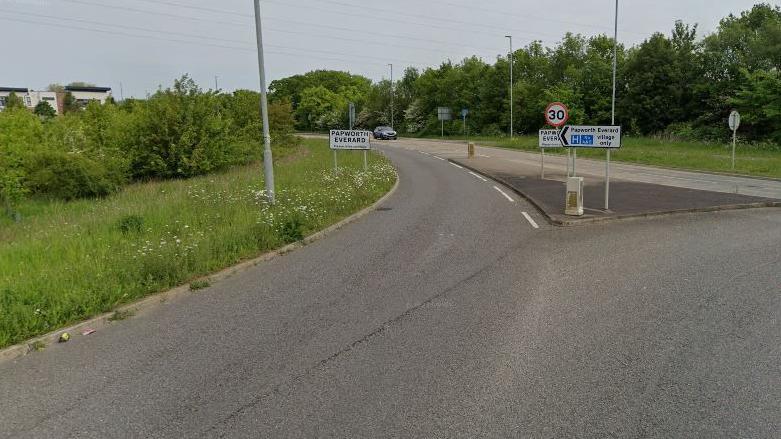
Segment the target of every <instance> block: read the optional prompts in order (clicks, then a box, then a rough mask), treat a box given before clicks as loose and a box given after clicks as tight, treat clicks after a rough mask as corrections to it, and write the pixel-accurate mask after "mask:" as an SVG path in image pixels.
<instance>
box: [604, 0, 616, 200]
mask: <svg viewBox="0 0 781 439" xmlns="http://www.w3.org/2000/svg"><path fill="white" fill-rule="evenodd" d="M617 68H618V0H616V19H615V28H614V33H613V103H612V109H611V116H610V124H611V125H615V124H616V70H617ZM609 209H610V149H608V150H607V160H605V210H609Z"/></svg>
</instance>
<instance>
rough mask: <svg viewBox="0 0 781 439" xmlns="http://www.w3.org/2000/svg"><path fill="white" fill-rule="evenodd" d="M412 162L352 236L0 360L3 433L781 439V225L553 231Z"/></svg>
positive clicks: (402, 166)
mask: <svg viewBox="0 0 781 439" xmlns="http://www.w3.org/2000/svg"><path fill="white" fill-rule="evenodd" d="M402 146H405V145H404V143H403V142H397V143H389V144H387V145H386V146H383V149H384V150H385V151H386V153H387V155H388V156H389V157H390V158H391V159H392V160H393V161H394V163H395V164H396V165H397V167H398V169H399V174H400V185H399V188H398V190H397V192H396V193H395V194H394V195H393V196H392V197H391V198H390V199H389V200H388V201H387V202H386V203H385V204H384V205H383V206H382V208H381V209H378V210H377V211H375V212H373V213H371V214H369V215H367V216H365V217H363V218H362V219H360V220H358V221H357V222H355V223H353V224H352V225H350V226H347V227H345V228H343V229H341V230H340V231H338V232H336V233H335V234H333V235H331V236H329V237H327V238H325V239H324V240H321V241H318V242H316V243H314V244H312V245H309V246H307V247H305V248H303V249H300V250H297V251H295V252H293V253H290V254H288V255H286V256H283V257H280V258H277V259H274V260H272V261H270V262H268V263H264V264H261V265H259V266H257V267H255V268H253V269H250V270H247V271H244V272H242V273H239V274H237V275H235V276H233V277H230V278H228V279H226V280H224V281H221V282H219V283H217V284H215V285H213V286H212V287H210V288H208V289H206V290H202V291H200V292H197V293H193V294H192V295H188V296H185V297H184V298H181V299H179V300H177V301H175V302H171V303H164V304H161V305H160V307H158V308H156V309H154V310H152V311H150V312H147V313H144V314H141V315H138V316H135V317H133V318H130V319H128V320H125V321H122V322H120V323H118V324H116V325H112V326H110V327H108V328H106V329H104V330H101V331H100V332H99V333H96V334H93V335H91V336H89V337H79V338H77V339H75V340H73V341H72V342H70V343H67V344H64V345H56V346H52V347H49V348H47V349H46V350H45V351H43V352H41V353H37V354H33V355H28V356H26V357H23V358H21V359H18V360H16V361H13V362H7V363H5V364H0V395H3V397H2V399H1V400H0V437H8V438H11V437H13V438H70V437H72V438H107V437H112V438H114V437H117V438H124V437H128V438H131V437H133V438H135V437H155V438H158V437H172V438H180V437H188V438H191V437H204V438H213V437H229V438H244V437H247V438H256V437H275V438H276V437H470V438H472V437H612V436H616V437H778V436H779V434H780V433H781V409H779V407H781V385H779V383H781V368H779V360H781V295H779V294H778V293H779V286H780V285H779V268H781V262H780V261H781V215H779V211H778V209H756V210H751V211H731V212H720V213H708V214H693V215H683V216H672V217H667V218H664V219H656V220H632V221H626V222H617V223H612V224H609V225H592V226H582V227H575V228H555V227H552V226H549V225H547V224H546V223H544V222H543V220H542V218H541V217H540V215H539V214H538V213H537V212H535V211H534V210H533V209H532V207H531V206H529V205H528V204H526V203H525V202H523V201H522V200H519V199H518V197H517V196H515V195H513V194H511V193H510V192H509V191H508V190H506V189H504V188H502V187H501V186H499V185H497V184H495V183H493V182H491V181H483V179H480V178H478V177H477V176H474V175H472V174H469V173H468V172H467V171H466V170H464V169H460V168H458V167H456V166H454V165H453V164H450V163H448V162H447V161H445V160H443V159H442V158H441V157H437V156H436V155H426V154H421V153H419V152H415V151H410V150H407V149H405V148H402ZM502 191H503V193H502ZM532 222H534V223H536V225H537V227H538V228H535V227H534V225H533V224H532Z"/></svg>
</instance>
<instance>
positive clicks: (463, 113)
mask: <svg viewBox="0 0 781 439" xmlns="http://www.w3.org/2000/svg"><path fill="white" fill-rule="evenodd" d="M468 115H469V109H468V108H464V109H462V110H461V117H462V118H463V119H464V137H466V138H469V136H468V134H467V131H466V116H468Z"/></svg>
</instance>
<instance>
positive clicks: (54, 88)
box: [46, 82, 65, 93]
mask: <svg viewBox="0 0 781 439" xmlns="http://www.w3.org/2000/svg"><path fill="white" fill-rule="evenodd" d="M46 90H48V91H53V92H57V93H64V92H65V86H64V85H62V84H57V83H56V82H55V83H52V84H49V86H48V87H46Z"/></svg>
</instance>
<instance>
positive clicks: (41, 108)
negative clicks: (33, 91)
mask: <svg viewBox="0 0 781 439" xmlns="http://www.w3.org/2000/svg"><path fill="white" fill-rule="evenodd" d="M33 113H35V114H37V115H38V116H39V117H41V118H43V119H51V118H53V117H55V116H57V110H55V109H54V108H52V106H51V105H49V103H48V102H46V101H40V102H38V104H37V105H36V106H35V110H33Z"/></svg>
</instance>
